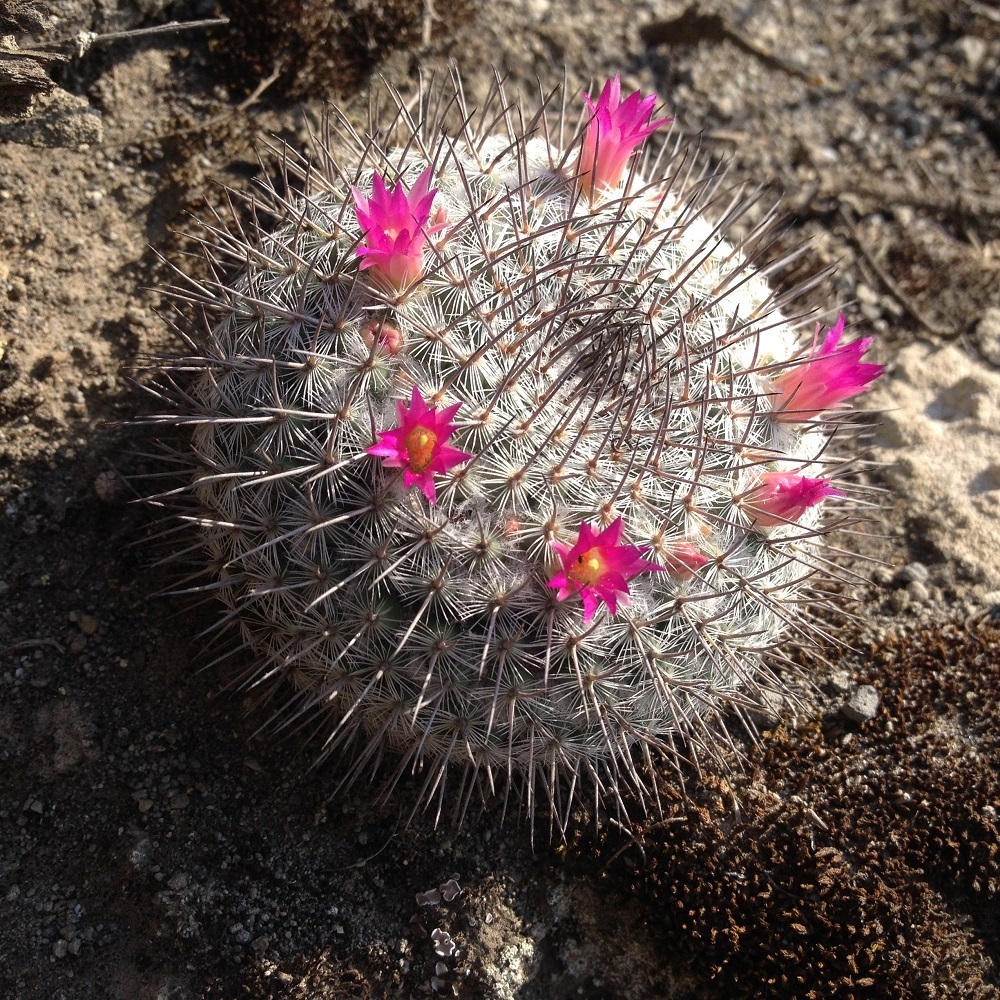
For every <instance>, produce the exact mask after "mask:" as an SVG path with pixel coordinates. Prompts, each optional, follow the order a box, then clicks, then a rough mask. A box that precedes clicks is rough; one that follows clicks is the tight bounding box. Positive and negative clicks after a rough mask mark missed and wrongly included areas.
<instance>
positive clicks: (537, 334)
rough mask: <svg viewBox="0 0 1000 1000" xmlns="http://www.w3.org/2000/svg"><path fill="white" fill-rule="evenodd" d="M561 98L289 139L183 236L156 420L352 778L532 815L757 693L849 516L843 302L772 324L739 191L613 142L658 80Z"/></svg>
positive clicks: (672, 756)
mask: <svg viewBox="0 0 1000 1000" xmlns="http://www.w3.org/2000/svg"><path fill="white" fill-rule="evenodd" d="M562 101H563V110H562V111H559V112H553V111H552V110H551V108H552V106H553V102H554V99H550V100H548V101H543V102H542V108H541V109H540V110H539V111H537V113H534V114H533V115H532V116H531V117H530V120H527V121H526V120H525V116H524V114H523V112H522V111H521V110H520V109H519V107H518V106H516V104H514V103H512V102H509V101H508V100H507V98H506V97H505V95H504V92H503V88H502V87H501V86H499V85H498V86H496V87H494V89H493V90H492V92H491V94H490V97H489V98H488V100H486V102H485V103H484V106H483V107H482V108H481V109H479V111H478V113H473V112H472V111H471V110H470V109H469V108H468V107H467V105H466V101H465V99H464V96H463V93H462V90H461V86H460V85H459V84H458V83H457V81H453V89H452V90H451V91H448V90H446V89H445V90H442V89H436V90H435V89H431V90H429V91H427V92H422V93H421V95H420V97H419V99H418V100H417V102H416V111H414V112H412V113H411V111H409V110H407V108H408V107H411V108H412V107H413V105H409V106H408V105H407V104H406V103H405V102H403V101H402V100H401V99H399V98H398V96H397V97H396V103H395V116H394V117H393V119H392V120H391V121H390V122H388V123H384V122H383V123H380V122H378V121H377V120H373V121H372V123H371V131H370V134H369V135H368V136H362V135H361V134H359V133H358V132H357V131H356V130H355V129H354V128H353V127H352V126H351V124H350V123H349V121H348V120H347V119H346V118H343V117H342V118H339V119H336V120H335V123H330V122H328V123H327V127H326V128H325V129H324V131H323V134H322V135H321V136H320V137H319V139H318V141H317V143H316V155H315V157H314V158H313V159H311V160H310V159H307V158H306V157H296V156H295V155H294V154H292V153H291V152H290V151H288V150H285V151H284V154H283V161H284V163H285V165H286V180H287V179H288V176H289V175H290V177H291V181H292V183H291V185H290V187H291V188H292V190H291V191H290V192H289V193H287V194H285V193H282V192H279V191H278V190H275V189H269V190H267V191H266V198H265V203H266V207H267V208H268V209H269V211H270V213H271V214H272V215H274V216H276V221H275V222H273V223H272V224H270V225H268V226H264V225H263V224H258V223H256V221H255V223H254V225H253V227H252V228H251V229H250V231H249V232H247V230H246V228H242V227H239V226H233V227H230V228H228V229H227V228H226V227H210V229H209V232H208V236H207V237H206V239H205V241H204V242H205V246H206V248H207V251H208V258H209V261H210V263H211V265H212V273H213V274H214V277H213V278H212V279H202V280H196V279H194V278H190V279H188V280H187V281H186V283H185V284H184V285H183V286H182V287H180V288H178V289H175V290H174V294H175V295H176V296H177V297H179V298H181V299H185V300H187V301H188V302H189V303H194V304H195V305H197V306H198V307H200V308H201V309H203V310H204V311H205V313H206V315H207V316H208V323H207V324H206V326H207V330H208V333H207V337H206V338H205V339H204V343H203V345H200V346H198V347H197V348H196V349H194V350H193V351H192V354H191V356H189V357H184V358H178V359H174V360H171V361H163V362H160V364H159V366H158V367H159V370H160V373H161V385H162V387H163V391H164V394H165V395H167V396H169V397H170V398H171V399H173V400H174V401H175V403H176V404H177V405H176V406H175V408H174V409H173V410H172V412H170V413H168V414H165V415H163V416H162V417H160V418H157V419H160V420H163V421H166V422H171V423H174V424H179V425H189V426H190V427H191V428H192V443H191V452H190V462H191V465H192V466H193V472H192V475H191V478H190V481H189V483H188V485H187V487H186V488H185V489H184V490H182V491H181V492H182V493H184V492H186V493H187V495H188V498H189V499H190V500H191V502H192V504H193V506H194V508H195V509H194V512H193V513H189V514H187V515H186V520H187V521H188V522H193V523H194V524H195V525H196V526H197V528H198V530H199V532H200V535H201V545H202V546H203V547H204V550H205V551H207V553H208V570H209V574H210V577H211V581H210V583H209V584H208V589H210V590H214V592H215V593H217V594H218V596H219V597H220V598H221V599H222V601H224V602H225V607H226V613H225V615H224V618H223V623H224V624H230V625H233V626H235V628H236V629H238V633H239V638H240V642H239V643H238V645H241V646H242V647H246V648H247V649H248V650H250V651H251V653H252V655H253V658H254V661H255V666H254V667H253V669H252V672H251V673H250V674H249V675H248V676H247V677H246V678H245V682H246V684H247V685H248V686H249V687H257V688H259V687H262V686H271V687H272V689H273V690H272V692H271V693H272V694H273V695H275V696H276V698H277V700H278V702H277V703H278V704H280V706H281V707H280V708H279V709H278V710H277V712H276V714H275V717H274V719H275V721H276V722H277V723H278V724H279V725H281V726H288V725H293V724H298V723H300V722H301V723H306V724H312V723H315V724H317V725H318V727H319V736H320V739H321V745H322V751H321V752H322V755H324V756H326V755H331V754H336V755H338V757H341V758H343V760H345V761H346V762H347V763H346V764H345V770H344V772H343V773H344V776H345V780H347V781H350V780H354V779H356V778H357V777H358V776H360V775H362V774H366V773H368V772H369V771H371V772H373V773H374V772H377V771H378V770H379V769H380V768H384V767H389V768H390V770H389V772H388V774H389V781H388V784H387V786H386V787H388V788H391V787H392V786H393V785H394V784H395V780H394V779H393V775H394V776H395V778H396V779H398V777H399V776H401V775H403V774H405V773H406V772H407V771H408V770H414V771H418V772H422V773H423V775H424V776H425V778H424V784H423V788H422V795H421V799H422V801H425V802H435V801H436V802H437V803H438V804H439V805H440V803H442V802H444V801H445V800H446V798H447V796H448V795H449V794H450V793H452V792H453V797H454V801H455V802H456V804H457V805H458V807H459V810H460V811H464V809H465V807H466V806H467V804H468V801H469V799H470V798H471V797H472V796H473V794H474V793H475V792H476V790H478V792H479V793H482V794H486V795H488V794H490V793H494V792H496V791H497V790H500V791H501V792H503V793H504V794H506V793H507V792H509V791H510V790H511V789H514V790H515V791H517V792H520V793H522V794H523V796H524V798H523V801H524V802H525V803H526V806H527V808H528V810H529V811H532V810H534V807H535V805H536V802H537V800H538V799H539V798H544V800H546V801H547V803H548V805H549V806H550V807H551V815H552V816H553V818H554V819H555V821H556V822H557V823H560V824H563V823H565V820H566V817H567V816H568V813H569V811H570V808H571V806H572V804H573V802H574V800H575V798H576V797H577V796H578V795H581V794H586V795H587V796H588V797H590V798H594V797H596V798H597V799H598V800H600V799H601V798H610V799H611V800H612V802H614V803H615V804H617V805H618V806H619V807H622V806H623V803H624V800H625V798H626V795H625V790H626V789H627V788H631V789H633V790H634V791H635V792H637V793H638V794H637V795H632V796H631V798H632V799H633V801H638V802H639V803H640V804H641V805H648V804H649V801H650V797H649V789H650V787H651V783H650V780H649V779H650V772H651V769H652V768H653V767H654V766H656V763H657V761H658V760H660V759H666V760H667V761H669V762H673V763H674V764H677V765H680V763H681V762H682V761H684V760H697V758H698V757H699V755H700V754H704V753H705V752H711V751H712V749H713V747H715V746H716V745H718V741H719V740H720V739H723V738H724V727H723V726H720V725H719V724H718V720H719V718H720V716H723V715H728V716H729V717H733V715H735V717H737V718H742V719H743V720H744V722H746V723H747V725H748V726H750V727H751V728H752V724H751V723H750V722H749V721H748V718H747V716H748V710H749V709H752V707H753V706H754V705H756V704H759V703H760V701H761V699H763V698H765V696H767V694H768V692H770V691H774V690H782V683H783V682H782V680H781V678H780V676H779V675H778V674H777V673H776V672H775V670H774V669H773V664H772V660H773V657H774V655H775V651H776V646H777V644H779V643H780V642H781V641H782V640H783V639H786V638H789V637H793V638H795V639H797V640H801V639H803V638H808V636H809V635H810V634H811V633H813V631H814V629H816V628H817V625H816V611H817V609H818V608H819V606H820V605H821V604H822V603H823V602H824V600H825V598H824V594H823V584H824V582H829V581H830V579H831V577H833V576H835V575H836V570H835V563H834V560H833V559H832V557H831V554H830V552H828V551H827V548H826V547H825V545H824V542H823V536H824V535H825V534H826V533H828V532H829V530H830V528H831V526H832V525H834V524H839V523H843V522H844V520H845V519H849V518H851V517H852V516H853V514H854V512H855V511H856V510H857V508H858V507H859V506H860V502H859V501H858V500H857V499H856V498H855V499H851V498H850V496H849V495H847V494H846V493H845V490H844V489H834V487H833V486H832V485H831V479H832V478H833V477H834V476H835V475H839V473H840V472H841V470H842V469H843V468H844V467H846V465H847V464H848V463H847V462H845V461H844V460H843V459H841V458H838V457H837V456H834V455H833V454H832V452H831V448H830V446H831V441H832V439H833V437H834V435H835V433H836V432H837V430H838V425H840V424H843V420H841V419H840V412H841V410H842V404H843V402H844V400H846V399H847V398H849V397H850V396H852V395H854V394H856V393H858V392H860V391H861V390H862V389H864V388H865V387H866V385H867V383H869V382H870V381H871V380H872V379H873V378H875V377H876V376H877V375H878V374H879V372H880V370H881V369H880V368H879V366H877V365H872V364H866V363H864V362H862V361H861V355H862V353H863V352H864V350H865V349H866V348H867V346H868V341H860V342H854V343H851V344H847V345H841V344H840V338H841V336H842V333H843V321H842V319H841V321H840V322H839V323H838V324H837V325H836V326H835V327H834V329H832V330H830V331H829V333H828V334H827V335H826V336H825V338H824V339H823V340H822V341H821V342H820V341H819V340H818V339H817V338H816V337H815V336H814V338H813V341H812V343H811V344H809V343H806V344H804V345H801V344H800V338H799V335H798V333H797V330H798V329H799V328H800V327H801V326H802V325H803V319H804V318H803V317H801V316H799V317H794V318H788V317H787V316H786V311H787V308H788V303H789V302H791V301H793V300H794V298H795V295H796V294H797V291H798V290H793V291H792V292H790V293H787V294H786V295H785V297H784V299H782V297H781V296H779V295H777V294H776V293H775V292H774V291H773V290H772V289H771V288H770V287H769V285H768V283H767V281H766V279H765V273H766V272H767V271H768V270H769V269H770V267H769V268H763V267H760V266H759V265H760V261H761V260H763V259H766V254H765V252H766V250H767V246H768V244H767V240H766V238H765V237H766V233H767V232H768V223H769V222H770V220H771V218H772V216H771V215H768V216H767V217H766V218H765V220H764V222H763V223H761V225H760V226H758V227H757V228H755V229H754V230H753V231H752V232H751V233H750V234H749V235H748V236H747V237H746V238H745V239H744V240H743V241H742V242H741V243H740V244H738V245H733V244H732V243H729V242H727V241H726V239H725V238H724V236H723V232H724V230H725V228H726V226H727V225H729V224H730V223H732V222H733V221H734V220H735V219H736V218H738V217H739V216H740V215H742V214H743V213H744V212H745V210H746V208H747V206H748V204H750V203H751V201H752V199H751V198H748V197H747V196H745V195H744V194H743V193H742V192H741V191H740V190H736V191H731V192H727V191H726V190H725V181H724V179H723V178H722V177H721V176H719V175H717V174H713V173H712V172H710V171H708V170H706V169H705V168H703V167H701V166H699V164H698V161H697V159H696V158H695V157H694V156H693V155H692V153H691V150H690V148H689V144H687V143H685V142H684V141H683V140H682V139H675V140H671V139H670V137H669V135H668V138H667V142H666V144H665V145H664V146H663V148H662V149H661V151H660V153H659V154H658V155H657V156H653V155H652V154H650V153H648V152H647V153H640V152H639V148H640V147H642V146H643V145H644V143H645V142H646V140H647V139H648V137H649V136H650V135H651V134H652V133H653V132H654V131H656V130H657V129H660V128H661V127H663V126H665V125H666V124H667V123H668V121H669V119H660V120H651V116H652V113H653V106H654V105H655V103H656V98H655V97H647V98H645V99H642V98H641V97H640V95H639V94H633V95H632V96H630V97H627V98H626V99H625V100H624V101H623V100H622V99H621V93H620V85H619V81H618V79H617V78H615V80H613V81H609V82H608V84H607V85H606V86H605V87H604V89H603V91H602V93H601V94H600V96H599V98H598V99H597V100H596V101H594V100H591V99H590V98H589V97H585V103H582V104H581V108H580V112H579V123H578V125H577V127H576V128H575V129H573V128H571V127H570V126H569V124H568V118H567V114H566V111H565V104H566V98H565V97H564V98H562ZM452 122H455V123H457V124H454V125H452V124H451V123H452ZM379 136H383V137H384V136H390V138H388V139H386V138H383V139H381V140H380V139H379V138H378V137H379ZM253 204H254V206H255V207H256V208H260V207H261V202H260V201H259V200H255V201H254V202H253ZM254 218H255V219H256V215H255V216H254ZM779 263H780V262H779ZM771 266H773V263H772V265H771ZM817 329H818V328H817ZM191 343H192V345H193V344H194V341H191ZM185 380H186V381H185ZM841 485H843V484H842V482H841ZM854 492H855V493H856V491H854ZM827 498H832V499H829V500H827V502H826V503H821V501H824V500H825V499H827ZM834 511H835V512H836V513H835V514H833V516H832V517H831V514H832V512H834ZM543 804H544V803H543Z"/></svg>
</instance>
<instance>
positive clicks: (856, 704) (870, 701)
mask: <svg viewBox="0 0 1000 1000" xmlns="http://www.w3.org/2000/svg"><path fill="white" fill-rule="evenodd" d="M878 700H879V699H878V691H876V690H875V688H874V687H872V685H871V684H859V685H858V687H856V688H855V689H854V691H852V692H851V696H850V697H849V698H848V699H847V701H845V702H844V704H843V705H842V706H841V709H840V711H841V714H843V715H844V716H845V717H846V718H848V719H850V720H851V722H857V723H859V724H860V723H865V722H868V721H870V720H871V719H874V718H875V713H876V712H877V711H878Z"/></svg>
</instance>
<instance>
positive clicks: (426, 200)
mask: <svg viewBox="0 0 1000 1000" xmlns="http://www.w3.org/2000/svg"><path fill="white" fill-rule="evenodd" d="M432 174H433V169H432V168H431V167H428V168H427V169H426V170H425V171H424V172H423V173H422V174H421V175H420V176H419V177H418V178H417V180H416V183H415V184H414V185H413V187H412V188H411V189H410V190H409V191H407V190H406V189H405V188H404V187H403V182H402V181H397V182H396V184H395V185H394V186H393V188H392V190H391V191H389V190H387V188H386V186H385V181H384V180H383V179H382V176H381V175H380V174H378V173H376V174H375V176H374V177H373V178H372V193H371V195H364V194H362V193H361V192H360V191H359V190H358V189H357V188H351V194H352V195H353V196H354V205H355V211H356V214H357V218H358V225H359V226H360V227H361V229H362V231H363V232H364V238H363V239H362V241H361V244H360V245H359V246H358V249H357V251H356V252H357V255H358V256H359V257H360V258H361V269H362V270H367V269H371V271H372V273H373V274H374V275H375V276H376V277H377V278H379V279H380V280H381V281H382V282H383V283H385V284H388V285H390V286H391V287H392V288H394V289H396V290H397V291H400V290H402V289H404V288H407V287H409V286H410V285H412V284H413V283H414V282H415V281H418V280H419V279H420V278H421V277H422V276H423V273H424V244H425V243H426V242H427V236H428V234H431V233H433V232H434V230H435V228H436V227H435V226H431V227H428V225H427V223H428V220H429V219H430V215H431V204H432V203H433V201H434V195H435V194H437V190H436V189H435V190H430V191H429V190H428V186H429V185H430V182H431V176H432Z"/></svg>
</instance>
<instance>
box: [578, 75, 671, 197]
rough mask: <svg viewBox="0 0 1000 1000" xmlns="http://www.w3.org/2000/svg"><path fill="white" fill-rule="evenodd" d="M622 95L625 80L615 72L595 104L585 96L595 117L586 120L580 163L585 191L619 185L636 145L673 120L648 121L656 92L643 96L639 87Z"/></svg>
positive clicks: (588, 106) (582, 185) (587, 95)
mask: <svg viewBox="0 0 1000 1000" xmlns="http://www.w3.org/2000/svg"><path fill="white" fill-rule="evenodd" d="M621 94H622V81H621V77H620V76H618V75H617V74H616V75H615V78H614V79H613V80H608V82H607V83H605V84H604V89H603V90H602V91H601V96H600V97H599V98H598V99H597V103H596V104H595V103H594V102H593V101H592V100H591V99H590V95H589V94H584V95H583V99H584V101H586V102H587V109H588V110H589V111H590V113H591V115H592V116H593V117H592V118H591V119H590V121H589V122H588V123H587V131H586V133H585V135H584V138H583V149H582V150H581V152H580V162H579V164H578V171H579V174H580V185H581V187H583V188H584V190H586V191H593V190H594V189H595V188H599V187H612V188H613V187H618V185H619V184H620V183H621V179H622V174H624V172H625V167H626V166H627V164H628V161H629V157H630V156H631V155H632V153H633V151H634V150H635V148H636V147H637V146H639V145H641V144H642V143H643V142H644V141H645V140H646V137H647V136H649V135H652V134H653V133H654V132H655V131H656V130H657V129H658V128H659V127H660V126H661V125H666V124H667V123H668V122H671V121H673V119H672V118H658V119H656V121H650V120H649V116H650V115H651V114H652V113H653V108H654V107H656V102H657V100H658V98H657V96H656V95H655V94H651V95H650V96H649V97H642V95H641V93H640V92H639V91H638V90H637V91H636V92H635V93H634V94H631V95H630V96H629V97H626V98H625V100H624V101H623V100H622V99H621Z"/></svg>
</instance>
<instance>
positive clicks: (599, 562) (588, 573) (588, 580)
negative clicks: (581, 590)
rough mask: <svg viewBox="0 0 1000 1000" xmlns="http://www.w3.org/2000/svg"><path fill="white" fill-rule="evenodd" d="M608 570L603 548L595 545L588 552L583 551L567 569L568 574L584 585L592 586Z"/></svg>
mask: <svg viewBox="0 0 1000 1000" xmlns="http://www.w3.org/2000/svg"><path fill="white" fill-rule="evenodd" d="M606 570H607V567H606V566H605V564H604V559H603V558H602V557H601V550H600V549H599V548H598V547H597V546H594V548H592V549H587V551H586V552H581V553H580V555H578V556H577V557H576V558H575V559H574V560H573V565H572V566H570V568H569V569H568V570H566V575H567V576H568V577H569V578H570V579H571V580H573V581H574V582H575V583H578V584H580V585H581V586H582V587H592V586H593V585H594V584H595V583H597V581H598V580H600V579H601V577H602V576H604V574H605V572H606Z"/></svg>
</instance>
